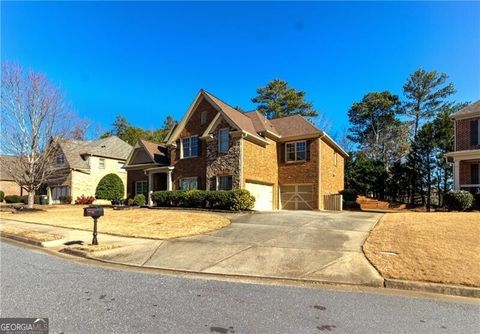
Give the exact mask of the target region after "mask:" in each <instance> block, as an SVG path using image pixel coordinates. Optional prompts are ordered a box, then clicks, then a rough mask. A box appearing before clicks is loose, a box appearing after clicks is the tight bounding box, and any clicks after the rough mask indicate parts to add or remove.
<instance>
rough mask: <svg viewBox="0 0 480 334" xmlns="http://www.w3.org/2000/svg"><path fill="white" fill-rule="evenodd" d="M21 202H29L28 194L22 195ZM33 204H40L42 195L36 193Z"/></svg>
mask: <svg viewBox="0 0 480 334" xmlns="http://www.w3.org/2000/svg"><path fill="white" fill-rule="evenodd" d="M21 202H22V203H23V204H28V195H24V196H21ZM33 204H40V196H39V195H35V196H34V197H33Z"/></svg>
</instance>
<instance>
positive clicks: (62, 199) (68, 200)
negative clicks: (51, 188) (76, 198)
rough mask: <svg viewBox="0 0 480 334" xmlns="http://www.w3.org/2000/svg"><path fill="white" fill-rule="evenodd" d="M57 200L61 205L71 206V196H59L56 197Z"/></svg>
mask: <svg viewBox="0 0 480 334" xmlns="http://www.w3.org/2000/svg"><path fill="white" fill-rule="evenodd" d="M58 200H59V201H60V203H61V204H71V203H72V196H70V195H66V196H60V197H58Z"/></svg>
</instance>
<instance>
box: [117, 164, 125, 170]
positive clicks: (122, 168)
mask: <svg viewBox="0 0 480 334" xmlns="http://www.w3.org/2000/svg"><path fill="white" fill-rule="evenodd" d="M118 171H119V172H125V163H123V162H118Z"/></svg>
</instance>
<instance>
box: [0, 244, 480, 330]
mask: <svg viewBox="0 0 480 334" xmlns="http://www.w3.org/2000/svg"><path fill="white" fill-rule="evenodd" d="M0 252H1V253H0V265H1V267H0V268H1V270H0V275H1V276H0V282H1V290H0V291H1V295H0V315H1V317H48V318H49V320H50V328H51V330H50V333H223V334H230V333H478V332H479V330H480V327H479V324H480V306H479V304H478V303H477V302H476V301H473V300H471V299H465V298H458V297H456V298H451V297H449V298H445V297H442V298H440V299H433V298H424V297H421V298H420V297H418V298H416V297H411V296H408V295H392V294H386V293H384V292H382V293H380V292H379V293H372V292H359V291H355V290H354V289H353V288H352V290H350V291H337V290H322V289H320V288H305V287H292V286H279V285H261V284H246V283H235V282H223V281H217V280H206V279H198V278H195V279H193V278H186V277H177V276H164V275H160V274H155V273H143V272H133V271H123V270H118V269H112V268H105V267H98V266H96V265H93V264H89V263H86V260H81V261H72V260H71V259H65V258H62V257H58V256H54V255H51V254H47V253H44V252H43V251H38V250H32V249H30V248H23V247H22V246H19V245H17V244H12V243H10V242H9V243H6V242H4V241H3V240H2V242H1V244H0ZM357 289H360V288H357ZM383 291H385V290H383Z"/></svg>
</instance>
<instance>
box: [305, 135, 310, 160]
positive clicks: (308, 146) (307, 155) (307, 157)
mask: <svg viewBox="0 0 480 334" xmlns="http://www.w3.org/2000/svg"><path fill="white" fill-rule="evenodd" d="M310 143H311V141H308V140H307V141H306V142H305V150H306V152H305V159H306V160H307V161H310Z"/></svg>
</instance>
